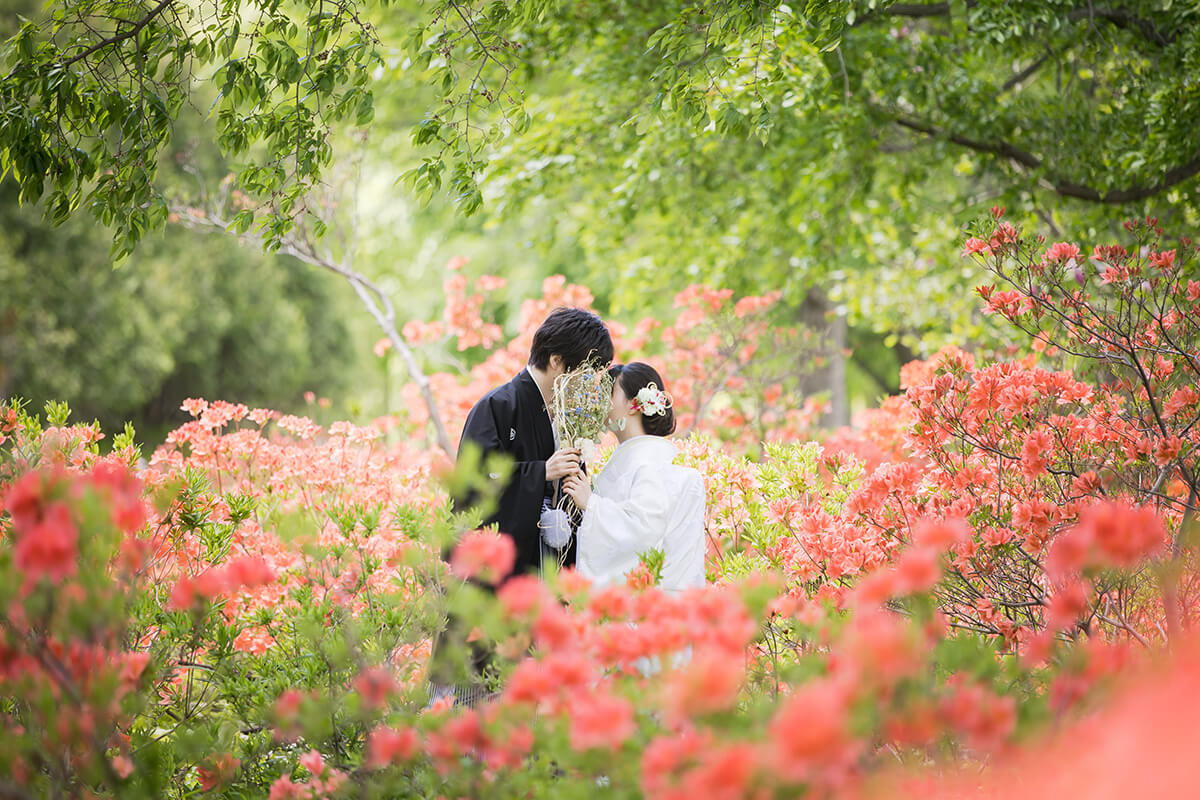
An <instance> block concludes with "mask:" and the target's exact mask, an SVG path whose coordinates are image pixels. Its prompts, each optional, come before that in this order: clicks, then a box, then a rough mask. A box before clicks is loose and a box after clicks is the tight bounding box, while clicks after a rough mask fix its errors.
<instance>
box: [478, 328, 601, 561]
mask: <svg viewBox="0 0 1200 800" xmlns="http://www.w3.org/2000/svg"><path fill="white" fill-rule="evenodd" d="M612 358H613V345H612V337H611V336H610V335H609V333H608V328H607V327H605V325H604V323H603V322H602V321H601V320H600V318H599V317H597V316H596V315H595V314H593V313H591V312H589V311H584V310H583V309H581V308H560V309H557V310H555V311H554V312H552V313H551V314H550V316H548V317H547V318H546V320H545V322H543V323H542V324H541V326H540V327H539V328H538V329H537V331H536V332H535V333H534V335H533V345H532V346H531V348H530V351H529V364H528V366H526V368H525V369H523V370H521V372H520V373H518V374H517V376H516V377H514V378H513V379H512V380H511V381H509V382H508V383H506V384H504V385H503V386H500V387H497V388H496V389H493V390H492V391H490V392H488V393H487V394H486V395H484V397H483V399H482V400H480V401H479V402H478V403H476V404H475V407H474V408H472V409H471V413H470V415H468V416H467V424H466V427H465V428H464V429H463V435H462V441H461V442H460V444H459V453H462V452H463V451H464V449H466V448H469V447H472V446H474V447H476V448H478V449H479V450H480V451H481V455H482V456H483V458H484V459H486V458H487V457H488V456H489V455H492V454H494V453H499V454H502V455H504V456H506V457H508V458H510V459H512V462H513V463H512V471H511V472H510V473H509V476H508V481H507V482H506V484H505V485H504V486H503V487H497V488H498V490H499V504H498V507H497V508H496V510H495V511H494V512H493V513H492V515H491V516H489V517H488V518H487V519H485V520H484V525H496V526H497V528H498V529H499V530H500V532H501V533H503V534H505V535H506V536H510V537H512V539H513V542H514V544H516V546H517V561H516V566H515V567H514V569H513V573H514V574H521V573H527V572H537V571H538V570H539V568H540V565H541V554H542V549H541V548H542V545H541V534H540V528H539V525H538V523H539V520H540V519H541V514H542V508H543V505H544V503H545V501H546V500H547V499H548V498H551V497H552V492H553V486H554V483H553V482H554V481H557V480H559V479H561V478H563V477H565V476H567V475H570V474H572V473H574V472H576V471H578V470H579V469H580V468H581V467H580V453H579V450H577V449H573V448H563V449H559V448H557V447H556V446H555V442H554V431H553V429H552V428H551V426H550V401H551V399H552V394H553V392H554V379H555V378H557V377H558V376H559V375H562V374H563V373H564V372H569V371H571V370H573V369H575V368H576V367H578V366H580V365H581V364H583V363H585V362H588V361H591V362H594V363H595V364H596V365H597V366H605V365H607V364H608V363H609V362H611V361H612ZM489 477H491V476H489ZM558 560H559V561H560V562H561V563H563V564H564V565H567V566H570V565H572V564H574V563H575V542H574V538H573V537H572V540H571V542H570V544H569V545H568V546H567V551H566V552H565V553H564V554H562V557H561V558H559V559H558Z"/></svg>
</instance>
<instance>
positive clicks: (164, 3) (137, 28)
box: [61, 0, 175, 69]
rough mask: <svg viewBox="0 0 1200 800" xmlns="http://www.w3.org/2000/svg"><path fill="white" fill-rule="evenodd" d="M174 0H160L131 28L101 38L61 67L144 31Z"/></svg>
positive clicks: (64, 67)
mask: <svg viewBox="0 0 1200 800" xmlns="http://www.w3.org/2000/svg"><path fill="white" fill-rule="evenodd" d="M174 2H175V0H159V3H158V5H156V6H155V7H154V8H152V9H150V13H149V14H147V15H146V16H144V17H142V18H141V19H139V20H138V21H137V22H135V23H134V24H133V27H132V28H129V29H128V30H126V31H124V32H119V33H114V34H113V35H112V36H109V37H108V38H106V39H101V40H100V41H98V42H96V43H95V44H94V45H92V46H91V47H88V48H87V49H86V50H84V51H83V52H81V53H79V54H78V55H74V56H71V57H70V58H68V59H67V60H66V61H64V62H63V63H62V64H61V67H62V68H63V69H66V68H67V67H69V66H71V65H72V64H74V63H75V62H76V61H82V60H83V59H85V58H87V57H88V56H90V55H91V54H92V53H95V52H96V51H97V50H103V49H104V48H105V47H108V46H109V45H113V44H120V43H121V42H123V41H125V40H126V39H130V38H132V37H134V36H137V35H138V34H139V33H141V32H142V28H144V27H146V26H147V25H149V24H150V22H151V21H152V20H153V19H154V18H155V17H157V16H158V15H159V14H161V13H162V12H164V11H166V10H167V7H168V6H170V5H171V4H172V3H174ZM118 28H119V26H118Z"/></svg>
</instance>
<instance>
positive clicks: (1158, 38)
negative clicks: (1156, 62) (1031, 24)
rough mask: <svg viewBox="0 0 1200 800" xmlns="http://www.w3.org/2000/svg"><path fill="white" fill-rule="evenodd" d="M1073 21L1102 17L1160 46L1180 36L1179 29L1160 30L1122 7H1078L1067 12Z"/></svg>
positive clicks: (1168, 44)
mask: <svg viewBox="0 0 1200 800" xmlns="http://www.w3.org/2000/svg"><path fill="white" fill-rule="evenodd" d="M1067 19H1069V20H1071V21H1072V22H1078V21H1079V20H1084V19H1086V20H1088V21H1091V20H1096V19H1102V20H1104V21H1106V22H1110V23H1112V24H1113V25H1116V26H1117V27H1118V28H1125V29H1126V30H1136V31H1137V32H1138V33H1140V34H1141V35H1142V37H1143V38H1144V39H1146V40H1147V41H1150V42H1154V43H1155V44H1156V45H1158V46H1159V47H1168V46H1170V45H1172V44H1174V43H1175V40H1176V39H1177V38H1179V32H1178V31H1171V32H1170V33H1167V32H1164V31H1160V30H1159V29H1158V26H1156V25H1155V24H1154V23H1153V22H1151V21H1150V20H1148V19H1141V18H1139V17H1136V16H1134V15H1133V14H1131V13H1130V12H1128V11H1126V10H1125V9H1122V8H1077V9H1075V10H1074V11H1071V12H1069V13H1068V14H1067Z"/></svg>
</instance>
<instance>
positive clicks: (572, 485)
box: [562, 472, 592, 511]
mask: <svg viewBox="0 0 1200 800" xmlns="http://www.w3.org/2000/svg"><path fill="white" fill-rule="evenodd" d="M562 487H563V491H564V492H566V493H567V496H569V497H570V498H571V499H572V500H574V501H575V507H576V508H578V509H579V510H580V511H586V510H587V504H588V499H589V498H590V497H591V496H592V484H591V481H589V480H588V477H587V475H584V474H583V473H582V472H573V473H571V474H570V475H568V476H567V477H565V478H563V482H562Z"/></svg>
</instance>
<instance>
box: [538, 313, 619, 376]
mask: <svg viewBox="0 0 1200 800" xmlns="http://www.w3.org/2000/svg"><path fill="white" fill-rule="evenodd" d="M551 356H559V357H560V358H562V360H563V368H564V369H566V370H568V371H569V370H573V369H575V368H576V367H578V366H579V365H580V364H583V363H584V362H588V361H590V362H592V363H593V364H595V365H596V366H598V367H603V366H607V365H608V364H610V363H611V362H612V360H613V343H612V336H610V335H609V333H608V326H606V325H605V324H604V321H603V320H601V319H600V318H599V317H597V316H596V315H595V314H593V313H592V312H590V311H585V310H583V309H582V308H556V309H554V310H553V311H551V312H550V316H548V317H546V321H545V322H543V323H542V324H541V326H539V327H538V329H537V331H536V332H535V333H534V334H533V346H532V347H530V348H529V364H530V366H534V367H537V368H538V369H545V368H546V367H548V366H550V357H551Z"/></svg>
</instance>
